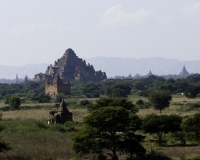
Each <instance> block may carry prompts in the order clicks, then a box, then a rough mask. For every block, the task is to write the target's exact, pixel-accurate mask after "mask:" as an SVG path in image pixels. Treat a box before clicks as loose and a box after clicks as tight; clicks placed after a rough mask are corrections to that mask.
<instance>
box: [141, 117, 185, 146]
mask: <svg viewBox="0 0 200 160" xmlns="http://www.w3.org/2000/svg"><path fill="white" fill-rule="evenodd" d="M181 122H182V117H180V116H178V115H157V114H150V115H147V116H145V117H144V118H143V124H142V129H143V130H144V132H145V133H150V134H154V133H155V134H157V136H158V142H159V145H161V141H162V135H163V134H164V133H168V132H175V131H179V130H181Z"/></svg>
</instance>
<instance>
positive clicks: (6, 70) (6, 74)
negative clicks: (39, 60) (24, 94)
mask: <svg viewBox="0 0 200 160" xmlns="http://www.w3.org/2000/svg"><path fill="white" fill-rule="evenodd" d="M47 66H48V64H27V65H25V66H20V67H15V66H3V65H0V78H6V79H15V78H16V74H18V77H19V78H25V75H27V76H28V77H29V78H33V77H34V75H35V74H36V73H40V72H42V73H44V72H45V71H46V68H47Z"/></svg>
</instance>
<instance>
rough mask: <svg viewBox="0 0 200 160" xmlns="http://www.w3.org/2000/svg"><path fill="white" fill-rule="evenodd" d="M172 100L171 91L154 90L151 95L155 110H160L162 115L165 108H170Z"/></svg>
mask: <svg viewBox="0 0 200 160" xmlns="http://www.w3.org/2000/svg"><path fill="white" fill-rule="evenodd" d="M171 99H172V97H171V91H169V90H154V91H151V92H150V93H149V101H150V102H151V103H152V104H153V106H154V108H155V109H158V110H160V113H162V110H163V109H164V108H166V107H169V104H170V101H171Z"/></svg>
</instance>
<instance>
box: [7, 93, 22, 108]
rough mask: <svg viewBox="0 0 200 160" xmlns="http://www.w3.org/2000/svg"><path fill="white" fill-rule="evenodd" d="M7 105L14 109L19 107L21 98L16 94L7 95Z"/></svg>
mask: <svg viewBox="0 0 200 160" xmlns="http://www.w3.org/2000/svg"><path fill="white" fill-rule="evenodd" d="M8 103H9V106H10V107H12V108H15V109H19V108H20V105H21V99H20V97H18V96H15V95H13V96H9V98H8Z"/></svg>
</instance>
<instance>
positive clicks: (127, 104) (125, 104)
mask: <svg viewBox="0 0 200 160" xmlns="http://www.w3.org/2000/svg"><path fill="white" fill-rule="evenodd" d="M106 106H121V107H122V108H124V109H127V110H129V111H131V112H132V113H136V112H138V108H137V107H136V106H135V105H134V104H133V103H132V102H131V101H128V100H127V99H125V98H100V99H98V100H96V102H95V103H94V104H93V105H92V106H91V107H90V108H89V110H90V111H92V110H95V109H98V108H101V107H106Z"/></svg>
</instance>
